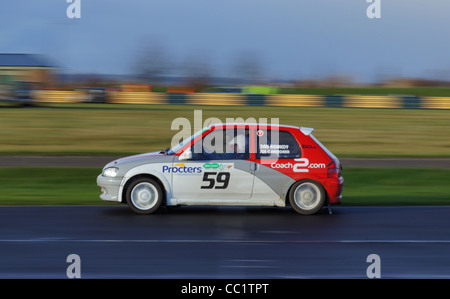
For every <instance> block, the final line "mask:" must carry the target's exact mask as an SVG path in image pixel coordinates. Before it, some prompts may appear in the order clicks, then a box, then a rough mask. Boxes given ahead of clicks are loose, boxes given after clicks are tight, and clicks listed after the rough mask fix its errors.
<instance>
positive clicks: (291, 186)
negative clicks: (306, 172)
mask: <svg viewBox="0 0 450 299" xmlns="http://www.w3.org/2000/svg"><path fill="white" fill-rule="evenodd" d="M303 181H313V182H316V183H318V184H320V185H321V186H322V188H323V190H324V193H325V203H324V204H328V192H327V189H326V188H325V186H324V185H323V184H322V183H321V182H320V181H318V180H314V179H311V178H303V179H300V180H297V181H294V182H293V183H292V184H290V186H289V187H288V188H287V189H286V192H285V193H284V202H285V205H286V206H290V205H291V203H290V201H289V194H290V193H291V190H292V188H293V187H294V185H295V184H297V183H299V182H303Z"/></svg>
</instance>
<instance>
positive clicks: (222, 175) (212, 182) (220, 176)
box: [200, 172, 230, 189]
mask: <svg viewBox="0 0 450 299" xmlns="http://www.w3.org/2000/svg"><path fill="white" fill-rule="evenodd" d="M215 175H217V176H216V178H215V179H214V178H212V177H210V176H215ZM202 181H203V182H208V185H206V186H201V187H200V189H212V188H214V189H226V188H227V187H228V183H229V182H230V173H229V172H219V173H217V172H205V173H204V174H203V180H202ZM216 181H217V183H219V184H216ZM220 184H221V185H220Z"/></svg>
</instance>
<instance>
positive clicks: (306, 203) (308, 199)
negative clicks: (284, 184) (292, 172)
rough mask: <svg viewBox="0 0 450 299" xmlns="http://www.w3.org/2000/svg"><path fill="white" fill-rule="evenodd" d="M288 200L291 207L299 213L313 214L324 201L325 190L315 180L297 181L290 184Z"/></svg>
mask: <svg viewBox="0 0 450 299" xmlns="http://www.w3.org/2000/svg"><path fill="white" fill-rule="evenodd" d="M289 202H290V204H291V206H292V208H293V209H294V210H295V211H296V212H298V213H300V214H303V215H311V214H315V213H317V212H318V211H319V210H320V209H321V208H322V207H323V205H324V203H325V190H324V188H323V186H322V185H321V184H319V183H318V182H316V181H312V180H303V181H299V182H297V183H295V184H294V186H292V188H291V191H290V192H289Z"/></svg>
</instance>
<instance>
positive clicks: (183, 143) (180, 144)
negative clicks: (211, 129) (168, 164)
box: [168, 127, 208, 155]
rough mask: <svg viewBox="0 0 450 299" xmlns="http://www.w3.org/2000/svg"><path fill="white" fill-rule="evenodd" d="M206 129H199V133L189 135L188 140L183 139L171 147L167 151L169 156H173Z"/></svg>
mask: <svg viewBox="0 0 450 299" xmlns="http://www.w3.org/2000/svg"><path fill="white" fill-rule="evenodd" d="M207 129H208V127H205V128H203V129H201V130H200V131H197V132H196V133H195V134H194V135H191V136H190V137H189V138H186V139H183V141H181V142H180V143H178V144H177V145H175V146H174V147H172V148H171V149H170V150H169V151H168V154H169V155H174V154H175V153H176V152H178V151H179V150H180V149H182V148H183V147H184V146H185V145H186V144H188V143H189V142H191V141H192V140H194V139H195V138H197V136H199V135H201V134H202V133H203V132H205V131H206V130H207Z"/></svg>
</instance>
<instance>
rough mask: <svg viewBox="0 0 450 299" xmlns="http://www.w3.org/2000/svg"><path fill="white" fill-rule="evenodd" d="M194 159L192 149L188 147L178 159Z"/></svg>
mask: <svg viewBox="0 0 450 299" xmlns="http://www.w3.org/2000/svg"><path fill="white" fill-rule="evenodd" d="M190 159H192V152H191V149H190V148H188V149H187V150H185V151H184V152H183V153H182V154H181V155H180V157H179V158H178V160H180V161H183V160H190Z"/></svg>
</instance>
